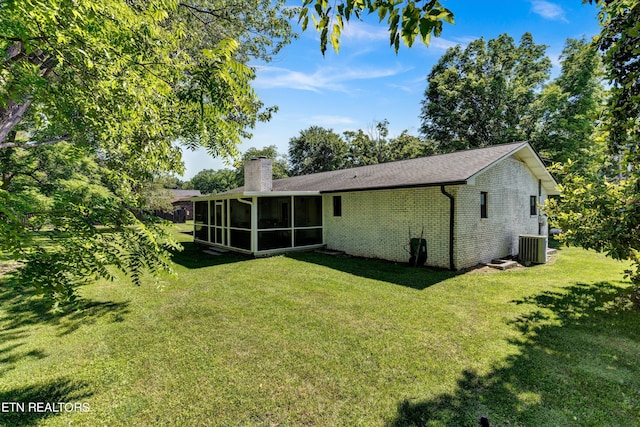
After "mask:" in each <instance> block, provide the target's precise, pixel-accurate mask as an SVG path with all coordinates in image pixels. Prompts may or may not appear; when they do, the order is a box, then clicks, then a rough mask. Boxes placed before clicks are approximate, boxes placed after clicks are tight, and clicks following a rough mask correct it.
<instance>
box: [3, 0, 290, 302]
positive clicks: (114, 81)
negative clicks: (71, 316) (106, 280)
mask: <svg viewBox="0 0 640 427" xmlns="http://www.w3.org/2000/svg"><path fill="white" fill-rule="evenodd" d="M233 11H235V12H233ZM232 12H233V13H232ZM236 12H237V13H236ZM291 13H293V12H291V11H289V10H288V9H286V8H284V2H282V1H276V2H271V1H266V0H235V1H231V2H221V1H216V0H212V1H208V0H183V1H177V0H150V1H145V2H142V1H130V0H105V1H101V2H94V1H90V0H74V1H70V0H47V1H44V0H34V1H29V2H20V1H2V2H0V158H1V159H2V162H3V170H4V173H3V176H2V182H0V219H1V220H0V224H1V225H0V228H1V230H0V231H1V233H0V250H1V251H8V252H11V253H13V255H14V256H15V257H16V258H17V259H19V260H22V261H24V262H25V267H24V268H23V269H22V270H21V272H20V275H21V277H23V278H28V282H29V283H33V284H35V285H36V286H37V287H38V288H39V289H40V290H41V291H42V292H43V293H45V294H46V295H48V296H50V297H52V298H58V299H60V300H64V299H65V298H66V299H71V298H72V297H73V290H74V288H75V287H76V286H77V285H79V284H81V283H84V281H86V280H88V279H90V278H93V277H113V276H112V271H111V270H110V267H109V266H114V267H116V268H117V269H120V270H122V271H124V272H128V273H130V274H131V275H132V277H133V280H134V282H138V283H139V278H140V274H141V272H142V271H143V269H144V268H145V267H148V268H151V269H152V270H154V271H155V270H157V269H158V268H164V269H166V268H168V263H167V262H166V259H167V258H166V256H167V255H168V252H167V250H168V249H171V248H176V245H175V243H174V242H172V240H171V239H170V238H169V236H168V234H167V233H166V231H165V230H164V229H163V228H162V227H161V226H160V224H159V223H158V222H157V220H156V219H155V218H153V217H149V216H148V215H146V214H145V212H144V210H143V208H144V207H145V188H144V187H145V186H144V184H142V183H144V182H149V181H151V180H152V179H153V177H154V176H158V175H160V174H163V173H167V172H169V173H170V172H175V173H180V172H181V171H182V167H183V166H182V162H181V157H180V150H179V148H177V147H176V146H174V145H173V144H172V142H173V141H174V140H177V141H179V142H180V143H182V144H184V145H186V146H188V147H195V146H203V147H205V148H206V149H207V150H208V151H209V152H210V153H212V154H214V155H234V154H235V153H236V152H237V149H236V144H237V143H238V142H239V141H240V140H241V137H242V136H247V135H248V130H249V129H250V128H251V127H252V126H253V125H254V124H255V122H256V121H257V120H266V119H268V117H269V115H270V113H272V112H273V109H269V108H267V109H263V107H262V104H261V103H260V101H259V100H258V98H257V97H256V95H255V93H254V92H253V90H252V89H251V86H250V82H251V80H252V79H253V77H254V72H253V70H252V69H250V68H249V67H247V66H246V65H245V62H246V61H247V60H248V59H249V58H251V57H260V58H262V59H265V60H268V59H269V58H270V56H271V55H272V54H274V53H276V52H277V50H278V49H279V48H280V47H281V46H282V45H283V44H286V43H287V42H288V41H289V40H290V39H291V37H292V33H291V27H290V24H289V22H288V21H287V17H288V16H291ZM68 143H70V144H71V146H70V147H69V146H68V145H66V144H68ZM57 154H64V156H62V157H60V156H57ZM55 156H57V157H56V163H57V164H64V165H65V167H64V168H63V167H61V168H60V169H61V170H64V171H65V173H66V175H58V172H57V171H56V169H55V168H51V167H46V166H47V164H48V163H46V162H47V161H48V160H47V159H50V158H53V157H55ZM43 162H44V163H43ZM38 182H41V183H44V184H46V185H37V183H38ZM31 224H42V225H46V226H47V227H48V231H47V233H46V237H47V238H48V241H42V239H34V238H32V236H31V234H30V231H31V227H30V225H31ZM25 280H26V279H25Z"/></svg>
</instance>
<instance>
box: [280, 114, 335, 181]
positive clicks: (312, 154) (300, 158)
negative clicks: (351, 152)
mask: <svg viewBox="0 0 640 427" xmlns="http://www.w3.org/2000/svg"><path fill="white" fill-rule="evenodd" d="M346 153H347V144H346V143H345V141H344V139H342V138H341V137H340V135H338V134H337V133H335V132H334V131H333V129H325V128H322V127H320V126H311V127H309V128H308V129H305V130H302V131H300V135H299V136H297V137H293V138H291V139H290V140H289V161H290V162H291V173H292V175H306V174H310V173H316V172H324V171H332V170H336V169H341V168H343V167H344V166H345V159H346Z"/></svg>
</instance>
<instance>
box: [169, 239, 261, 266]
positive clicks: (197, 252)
mask: <svg viewBox="0 0 640 427" xmlns="http://www.w3.org/2000/svg"><path fill="white" fill-rule="evenodd" d="M180 244H181V245H182V247H183V250H182V251H181V252H174V253H173V256H172V258H171V260H172V261H173V262H174V263H176V264H178V265H181V266H183V267H186V268H189V269H195V268H204V267H212V266H215V265H222V264H231V263H234V262H240V261H246V260H248V259H251V258H250V257H249V256H246V255H241V254H237V253H233V252H229V253H226V254H222V255H217V256H216V255H209V254H205V253H204V252H202V251H203V250H206V249H207V248H206V247H204V246H202V245H197V244H195V243H194V242H180Z"/></svg>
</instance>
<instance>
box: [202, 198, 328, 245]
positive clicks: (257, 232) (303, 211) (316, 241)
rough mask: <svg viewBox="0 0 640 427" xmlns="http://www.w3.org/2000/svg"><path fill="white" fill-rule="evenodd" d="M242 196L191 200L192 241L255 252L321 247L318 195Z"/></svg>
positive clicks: (320, 213)
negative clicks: (192, 205) (192, 213)
mask: <svg viewBox="0 0 640 427" xmlns="http://www.w3.org/2000/svg"><path fill="white" fill-rule="evenodd" d="M245 195H246V193H243V194H242V196H243V197H238V195H237V194H233V195H220V196H217V197H216V196H211V197H207V198H197V199H194V239H195V241H197V242H200V243H204V244H209V245H213V246H218V247H221V248H225V249H231V250H235V251H240V252H245V253H253V254H256V255H260V254H265V255H267V254H270V253H276V252H282V251H287V250H292V249H308V248H313V247H319V246H322V244H323V232H322V196H320V195H306V194H303V195H294V194H284V195H283V194H278V193H272V194H270V195H267V196H265V195H260V196H257V195H252V196H251V197H245Z"/></svg>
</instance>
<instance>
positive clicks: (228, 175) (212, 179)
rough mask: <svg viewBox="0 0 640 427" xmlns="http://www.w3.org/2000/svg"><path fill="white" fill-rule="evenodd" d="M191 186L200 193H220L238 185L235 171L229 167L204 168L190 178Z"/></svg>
mask: <svg viewBox="0 0 640 427" xmlns="http://www.w3.org/2000/svg"><path fill="white" fill-rule="evenodd" d="M191 186H192V187H193V188H194V189H195V190H200V192H201V193H202V194H214V193H221V192H223V191H227V190H231V189H232V188H236V187H238V186H239V183H238V178H237V175H236V172H235V171H233V170H231V169H220V170H217V171H216V170H213V169H204V170H201V171H200V172H198V173H197V174H195V175H194V177H193V178H191Z"/></svg>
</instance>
